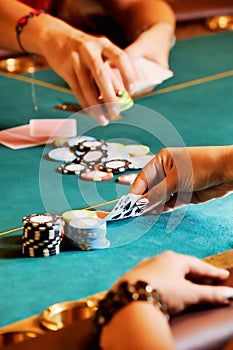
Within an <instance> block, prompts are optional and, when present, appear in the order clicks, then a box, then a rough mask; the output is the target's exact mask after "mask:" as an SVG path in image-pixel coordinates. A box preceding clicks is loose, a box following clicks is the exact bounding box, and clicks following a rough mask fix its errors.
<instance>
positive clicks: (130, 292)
mask: <svg viewBox="0 0 233 350" xmlns="http://www.w3.org/2000/svg"><path fill="white" fill-rule="evenodd" d="M141 301H143V302H144V303H145V302H146V303H147V304H149V305H150V306H153V307H155V308H156V309H157V310H159V311H160V312H161V313H162V314H164V315H165V316H166V317H167V319H168V318H169V315H168V313H167V308H166V305H165V304H164V302H163V300H162V297H161V295H160V293H159V292H158V291H157V290H156V289H153V288H152V286H151V285H150V284H148V283H147V282H144V281H137V282H136V283H134V284H131V283H129V282H127V281H123V282H121V283H120V284H119V285H118V286H117V287H115V288H114V289H112V290H110V291H109V292H108V293H107V295H106V296H105V298H104V299H102V300H101V301H100V302H99V305H98V309H97V311H96V313H95V315H94V318H93V323H94V328H95V333H96V335H97V337H98V338H99V336H100V334H101V331H102V329H103V327H104V326H106V325H107V324H108V323H109V322H110V321H111V319H112V318H113V316H114V315H115V314H116V313H118V311H120V310H121V309H122V308H124V307H126V306H127V305H129V304H131V303H132V302H141Z"/></svg>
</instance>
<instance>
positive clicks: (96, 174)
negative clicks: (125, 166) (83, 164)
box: [79, 170, 113, 181]
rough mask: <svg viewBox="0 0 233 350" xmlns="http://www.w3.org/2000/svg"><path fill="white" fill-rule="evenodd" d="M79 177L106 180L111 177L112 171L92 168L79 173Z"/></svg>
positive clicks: (89, 179) (88, 179) (90, 179)
mask: <svg viewBox="0 0 233 350" xmlns="http://www.w3.org/2000/svg"><path fill="white" fill-rule="evenodd" d="M79 177H80V179H82V180H87V181H107V180H111V179H112V178H113V173H111V172H108V173H106V172H105V171H99V170H92V171H88V172H86V171H85V172H83V173H81V174H80V176H79Z"/></svg>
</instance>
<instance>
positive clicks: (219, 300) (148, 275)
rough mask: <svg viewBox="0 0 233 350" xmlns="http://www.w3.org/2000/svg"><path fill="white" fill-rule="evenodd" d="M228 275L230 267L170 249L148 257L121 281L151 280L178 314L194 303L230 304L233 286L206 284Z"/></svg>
mask: <svg viewBox="0 0 233 350" xmlns="http://www.w3.org/2000/svg"><path fill="white" fill-rule="evenodd" d="M228 276H229V272H228V271H227V270H224V269H220V268H217V267H214V266H212V265H210V264H208V263H206V262H204V261H202V260H200V259H197V258H195V257H192V256H188V255H183V254H177V253H174V252H171V251H167V252H164V253H161V254H159V255H157V256H155V257H153V258H150V259H144V260H143V261H142V262H140V263H139V264H138V265H136V266H135V267H134V268H133V269H132V270H130V271H129V272H127V273H126V274H125V275H123V276H122V277H121V279H120V280H119V281H118V282H117V284H119V283H121V282H122V281H129V282H131V283H135V282H136V281H138V280H143V281H146V282H148V283H150V284H151V285H152V286H153V288H156V289H158V291H159V292H160V293H161V295H162V298H163V300H164V302H165V304H166V306H167V308H168V312H169V313H170V314H172V315H174V314H177V313H179V312H181V311H182V310H184V309H185V308H187V307H188V306H191V305H194V304H200V303H202V304H203V303H205V304H210V303H211V304H229V298H233V288H230V287H225V286H216V285H215V286H213V285H210V284H208V285H207V284H205V282H206V281H207V280H208V283H209V282H210V281H215V282H216V281H219V282H221V281H224V280H226V279H227V278H228ZM196 282H198V283H196ZM201 283H203V284H201Z"/></svg>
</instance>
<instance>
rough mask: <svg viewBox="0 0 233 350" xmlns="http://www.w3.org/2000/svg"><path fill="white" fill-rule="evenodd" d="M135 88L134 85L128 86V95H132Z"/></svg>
mask: <svg viewBox="0 0 233 350" xmlns="http://www.w3.org/2000/svg"><path fill="white" fill-rule="evenodd" d="M135 91H136V90H135V86H134V84H130V85H129V92H130V94H134V93H135Z"/></svg>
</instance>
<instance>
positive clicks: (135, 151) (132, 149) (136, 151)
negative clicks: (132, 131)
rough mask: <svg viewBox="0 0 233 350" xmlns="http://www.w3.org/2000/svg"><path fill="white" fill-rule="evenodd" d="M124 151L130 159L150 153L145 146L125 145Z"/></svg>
mask: <svg viewBox="0 0 233 350" xmlns="http://www.w3.org/2000/svg"><path fill="white" fill-rule="evenodd" d="M125 151H126V152H127V153H128V154H129V155H130V156H132V157H135V156H144V155H145V154H147V153H149V152H150V148H149V147H148V146H145V145H134V144H132V145H126V146H125Z"/></svg>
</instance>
